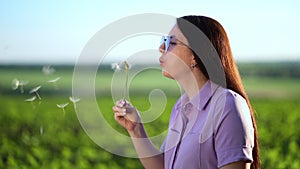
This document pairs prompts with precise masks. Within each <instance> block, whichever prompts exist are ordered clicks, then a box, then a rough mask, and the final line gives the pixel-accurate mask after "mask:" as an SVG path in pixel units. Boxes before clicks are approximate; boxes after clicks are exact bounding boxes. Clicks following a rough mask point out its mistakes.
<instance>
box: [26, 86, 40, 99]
mask: <svg viewBox="0 0 300 169" xmlns="http://www.w3.org/2000/svg"><path fill="white" fill-rule="evenodd" d="M41 87H42V86H37V87H35V88H33V89H31V90H30V91H29V93H30V94H31V93H35V94H36V96H37V97H38V98H39V100H42V98H41V97H40V95H39V93H38V90H39V89H40V88H41Z"/></svg>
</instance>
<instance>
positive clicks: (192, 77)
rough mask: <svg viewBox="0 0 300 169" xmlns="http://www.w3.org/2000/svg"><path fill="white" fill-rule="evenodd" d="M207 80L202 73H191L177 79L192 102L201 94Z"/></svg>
mask: <svg viewBox="0 0 300 169" xmlns="http://www.w3.org/2000/svg"><path fill="white" fill-rule="evenodd" d="M207 80H208V79H207V78H206V77H205V76H204V75H203V74H202V73H189V74H188V75H186V76H183V77H181V78H180V79H177V81H178V83H179V84H180V86H181V87H182V88H183V90H184V91H185V93H186V94H187V95H188V97H189V99H190V100H191V99H192V98H194V97H195V96H196V95H197V94H198V93H199V91H200V89H201V88H202V87H203V86H204V84H205V83H206V82H207Z"/></svg>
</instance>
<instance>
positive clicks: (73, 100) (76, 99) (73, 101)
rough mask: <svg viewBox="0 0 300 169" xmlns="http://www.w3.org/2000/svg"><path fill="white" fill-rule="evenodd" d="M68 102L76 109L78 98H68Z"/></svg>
mask: <svg viewBox="0 0 300 169" xmlns="http://www.w3.org/2000/svg"><path fill="white" fill-rule="evenodd" d="M69 100H70V101H71V102H72V103H73V105H74V108H75V109H76V103H77V102H79V101H80V99H79V98H78V97H69Z"/></svg>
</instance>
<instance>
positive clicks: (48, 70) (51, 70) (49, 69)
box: [42, 65, 55, 75]
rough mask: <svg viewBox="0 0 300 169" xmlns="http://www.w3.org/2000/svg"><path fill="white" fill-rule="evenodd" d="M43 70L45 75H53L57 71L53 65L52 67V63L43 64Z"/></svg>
mask: <svg viewBox="0 0 300 169" xmlns="http://www.w3.org/2000/svg"><path fill="white" fill-rule="evenodd" d="M42 72H43V73H44V74H45V75H51V74H53V73H54V72H55V69H54V68H53V67H51V66H50V65H49V66H43V69H42Z"/></svg>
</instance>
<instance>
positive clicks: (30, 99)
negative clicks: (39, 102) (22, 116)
mask: <svg viewBox="0 0 300 169" xmlns="http://www.w3.org/2000/svg"><path fill="white" fill-rule="evenodd" d="M35 99H36V96H33V97H31V98H29V99H25V100H24V101H25V102H30V103H31V105H32V108H34V107H35V106H34V104H33V101H35Z"/></svg>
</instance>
